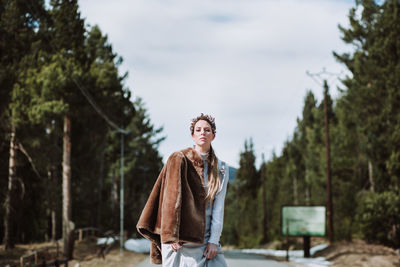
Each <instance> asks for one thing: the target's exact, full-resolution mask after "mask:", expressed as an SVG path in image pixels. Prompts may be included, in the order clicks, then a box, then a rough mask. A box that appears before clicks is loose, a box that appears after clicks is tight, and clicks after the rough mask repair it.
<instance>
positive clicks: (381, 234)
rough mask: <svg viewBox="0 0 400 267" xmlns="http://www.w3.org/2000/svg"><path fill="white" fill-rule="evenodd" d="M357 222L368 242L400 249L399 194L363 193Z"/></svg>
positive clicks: (393, 192)
mask: <svg viewBox="0 0 400 267" xmlns="http://www.w3.org/2000/svg"><path fill="white" fill-rule="evenodd" d="M357 220H358V222H359V225H360V230H361V233H362V235H363V236H364V238H365V239H366V240H367V241H369V242H375V243H376V242H377V243H381V244H384V245H388V246H392V247H400V194H399V192H396V191H386V192H382V193H372V192H369V193H365V192H364V193H361V195H360V204H359V207H358V210H357Z"/></svg>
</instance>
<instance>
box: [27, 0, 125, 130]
mask: <svg viewBox="0 0 400 267" xmlns="http://www.w3.org/2000/svg"><path fill="white" fill-rule="evenodd" d="M28 5H29V6H30V9H31V11H33V9H35V5H34V4H33V3H32V0H29V1H28ZM36 11H38V10H37V9H36ZM39 13H40V12H38V14H39ZM43 37H44V39H46V41H48V43H49V45H50V47H51V48H52V50H53V52H54V53H55V54H60V53H59V51H60V48H59V47H55V46H57V45H56V44H54V43H53V42H51V40H49V39H48V37H47V36H46V35H44V36H43ZM59 63H60V64H61V65H62V67H63V68H65V69H66V65H65V64H64V62H63V61H62V60H59ZM69 78H70V79H71V80H72V81H73V83H74V84H75V85H76V86H77V87H78V89H79V90H80V91H81V93H82V94H83V96H84V97H85V98H86V100H87V101H88V102H89V104H90V105H91V106H92V107H93V109H94V110H95V111H96V112H97V114H99V115H100V117H102V118H103V119H104V120H105V121H106V122H107V124H108V125H110V126H111V127H112V128H114V129H115V130H116V131H117V132H120V133H121V134H125V135H126V134H129V133H130V132H131V131H128V130H125V129H122V128H121V127H119V126H118V125H117V124H116V123H115V122H113V121H112V120H111V119H110V118H109V117H108V116H107V115H106V114H105V113H104V112H103V111H102V110H101V108H100V107H99V105H98V104H97V103H96V101H95V100H94V99H93V97H92V96H91V95H90V93H89V92H88V90H86V88H85V87H84V86H83V85H81V84H80V83H79V81H78V80H76V79H75V78H74V77H73V76H70V77H69Z"/></svg>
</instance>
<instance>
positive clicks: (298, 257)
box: [240, 244, 333, 267]
mask: <svg viewBox="0 0 400 267" xmlns="http://www.w3.org/2000/svg"><path fill="white" fill-rule="evenodd" d="M327 246H328V245H327V244H321V245H318V246H315V247H312V248H311V249H310V255H311V256H312V255H314V254H315V252H317V251H320V250H323V249H324V248H326V247H327ZM240 251H241V252H243V253H251V254H260V255H267V256H274V257H280V258H284V257H286V250H274V249H258V248H257V249H242V250H240ZM289 260H290V261H292V262H296V263H299V264H303V265H305V266H309V267H324V266H330V265H332V264H333V263H332V262H330V261H327V260H326V259H325V258H324V257H318V258H304V251H303V250H289Z"/></svg>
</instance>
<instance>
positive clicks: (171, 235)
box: [136, 148, 215, 264]
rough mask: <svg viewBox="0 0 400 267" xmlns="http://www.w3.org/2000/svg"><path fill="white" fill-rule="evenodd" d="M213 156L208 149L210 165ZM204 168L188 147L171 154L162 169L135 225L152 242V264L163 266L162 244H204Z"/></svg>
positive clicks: (197, 156) (199, 158)
mask: <svg viewBox="0 0 400 267" xmlns="http://www.w3.org/2000/svg"><path fill="white" fill-rule="evenodd" d="M214 157H215V154H214V152H213V150H212V148H211V151H210V154H209V158H208V161H209V164H212V163H214V160H213V159H214ZM212 167H213V166H212V165H210V168H209V169H210V170H211V169H212ZM203 168H204V167H203V161H202V159H201V157H200V156H199V155H198V153H197V152H196V151H195V150H194V149H193V148H187V149H184V150H181V151H178V152H175V153H173V154H172V155H171V156H170V157H169V158H168V161H167V163H166V164H165V166H164V167H163V169H162V170H161V173H160V175H159V176H158V179H157V181H156V183H155V185H154V187H153V189H152V192H151V193H150V196H149V199H148V200H147V203H146V205H145V207H144V209H143V211H142V214H141V216H140V218H139V221H138V223H137V226H136V227H137V230H138V231H139V233H140V234H141V235H143V236H144V237H145V238H146V239H148V240H150V241H151V242H152V245H151V250H150V258H151V262H152V263H155V264H161V263H162V258H161V243H165V244H169V243H176V242H193V243H199V244H202V243H203V242H204V234H205V233H204V231H205V210H206V201H205V198H206V191H205V189H204V187H203V183H204V182H203V181H204V177H203Z"/></svg>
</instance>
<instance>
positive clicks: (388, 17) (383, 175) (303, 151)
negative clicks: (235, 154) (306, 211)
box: [222, 0, 400, 248]
mask: <svg viewBox="0 0 400 267" xmlns="http://www.w3.org/2000/svg"><path fill="white" fill-rule="evenodd" d="M377 2H378V1H373V0H361V1H356V6H355V7H354V8H352V9H351V10H350V11H349V15H348V18H349V22H350V23H349V25H350V26H349V27H348V28H345V27H343V26H340V25H339V29H340V31H341V34H342V40H343V41H344V42H345V43H346V44H347V45H348V46H349V49H350V51H351V52H349V53H344V54H339V53H336V52H333V56H334V57H335V58H336V59H337V60H338V61H339V62H340V63H342V64H343V65H344V66H345V67H346V69H347V70H348V71H349V73H350V74H349V75H347V77H346V78H344V79H343V80H342V86H341V87H340V88H338V90H339V92H340V94H339V96H338V97H337V99H332V98H331V97H330V95H329V87H328V86H327V84H325V89H324V90H325V93H326V97H327V104H328V105H327V116H328V119H329V138H330V154H329V155H330V166H331V177H332V203H333V204H332V205H333V212H332V213H333V240H352V239H353V238H362V239H364V240H366V241H369V242H374V243H380V244H384V245H388V246H392V247H397V248H399V247H400V189H399V186H400V38H399V36H400V2H399V1H396V0H389V1H380V2H379V3H377ZM321 90H322V88H321ZM326 158H327V157H326V149H325V129H324V101H323V100H321V101H318V100H317V99H316V97H315V96H314V94H313V93H312V92H311V91H309V92H308V93H307V94H306V96H305V97H304V104H303V112H302V116H301V117H299V118H298V119H297V126H296V128H295V130H294V132H293V133H292V135H291V137H290V138H289V139H288V140H287V141H286V142H285V144H284V146H283V149H282V151H281V153H280V154H279V155H277V154H275V153H274V154H273V155H272V157H271V160H269V161H267V162H265V161H264V160H263V163H262V164H261V166H260V168H258V169H257V167H256V165H255V160H256V158H255V152H254V144H253V142H252V140H251V139H249V140H246V142H245V144H244V148H243V150H242V152H241V154H240V163H239V164H240V167H239V170H238V171H237V174H236V179H235V181H234V182H233V183H232V184H230V188H229V189H228V196H227V205H226V208H225V210H226V213H225V225H224V232H223V236H222V238H223V241H224V242H225V243H228V244H233V245H237V246H239V247H255V246H258V245H260V244H263V243H265V242H269V241H272V240H277V239H280V240H282V239H284V236H282V235H281V222H280V220H281V218H280V213H281V207H282V206H284V205H327V190H326V187H327V178H326V177H327V175H326V169H325V168H326V167H325V166H326ZM254 218H256V220H255V219H254Z"/></svg>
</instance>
